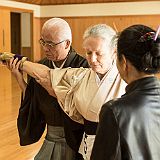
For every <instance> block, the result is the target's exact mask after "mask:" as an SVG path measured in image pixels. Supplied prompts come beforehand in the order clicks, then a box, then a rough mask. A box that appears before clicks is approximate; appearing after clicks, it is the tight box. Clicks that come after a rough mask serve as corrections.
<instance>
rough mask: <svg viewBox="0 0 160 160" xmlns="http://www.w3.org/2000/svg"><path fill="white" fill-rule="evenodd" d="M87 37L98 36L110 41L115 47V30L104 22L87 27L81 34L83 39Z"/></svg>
mask: <svg viewBox="0 0 160 160" xmlns="http://www.w3.org/2000/svg"><path fill="white" fill-rule="evenodd" d="M88 37H100V38H102V39H104V40H105V41H106V42H107V43H110V44H111V46H112V47H115V45H116V41H115V37H116V31H115V30H114V29H113V28H111V27H110V26H108V25H106V24H97V25H94V26H90V27H88V28H87V29H86V31H85V32H84V34H83V40H85V39H86V38H88Z"/></svg>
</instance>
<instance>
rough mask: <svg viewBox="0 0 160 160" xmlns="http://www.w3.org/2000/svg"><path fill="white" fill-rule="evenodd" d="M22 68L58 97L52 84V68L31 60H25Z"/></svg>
mask: <svg viewBox="0 0 160 160" xmlns="http://www.w3.org/2000/svg"><path fill="white" fill-rule="evenodd" d="M21 70H23V71H24V72H26V73H27V74H29V75H30V76H31V77H33V78H35V80H36V81H37V82H38V83H39V84H40V85H42V87H44V88H45V89H46V90H47V91H48V93H49V94H50V95H52V96H54V97H56V95H55V93H54V90H53V88H52V85H51V77H50V68H49V67H47V66H45V65H42V64H39V63H33V62H30V61H25V62H23V65H22V66H21Z"/></svg>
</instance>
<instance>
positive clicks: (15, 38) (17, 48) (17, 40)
mask: <svg viewBox="0 0 160 160" xmlns="http://www.w3.org/2000/svg"><path fill="white" fill-rule="evenodd" d="M11 52H12V53H14V54H21V15H20V13H14V12H11Z"/></svg>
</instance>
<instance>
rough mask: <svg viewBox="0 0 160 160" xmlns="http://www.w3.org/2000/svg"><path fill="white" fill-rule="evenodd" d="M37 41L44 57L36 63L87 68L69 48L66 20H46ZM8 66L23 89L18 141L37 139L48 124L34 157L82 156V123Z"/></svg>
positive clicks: (69, 158) (67, 159)
mask: <svg viewBox="0 0 160 160" xmlns="http://www.w3.org/2000/svg"><path fill="white" fill-rule="evenodd" d="M39 42H40V44H41V46H42V48H43V51H44V54H45V56H46V58H44V59H42V60H41V61H40V62H39V63H41V64H44V65H46V66H48V67H49V68H66V67H74V68H77V67H81V66H83V67H88V63H87V61H86V60H85V59H84V58H83V57H81V56H80V55H78V54H77V53H76V52H75V51H74V50H73V49H72V47H71V43H72V33H71V29H70V26H69V24H68V23H67V22H66V21H65V20H63V19H61V18H51V19H49V20H48V21H46V22H45V23H44V25H43V27H42V31H41V38H40V40H39ZM9 69H10V70H12V73H13V74H14V75H15V77H16V79H17V81H18V83H19V85H20V87H21V89H22V91H23V100H22V102H21V106H20V109H19V115H18V131H19V137H20V144H21V145H28V144H32V143H35V142H37V141H38V140H39V139H40V138H41V136H42V134H43V132H44V130H45V126H47V134H46V137H45V140H44V143H43V145H42V147H41V149H40V151H39V153H38V154H37V155H36V156H35V160H53V159H54V160H62V159H63V160H74V159H76V160H79V159H81V155H80V154H79V153H78V149H79V146H80V142H81V139H82V136H83V132H84V128H83V125H81V124H79V123H76V122H74V121H72V120H71V119H70V118H69V117H68V116H67V115H66V114H65V113H64V112H63V111H62V109H61V108H60V106H59V104H58V102H57V99H56V98H54V97H52V96H50V95H49V94H48V92H47V91H46V90H45V89H44V88H43V87H42V86H41V85H39V84H38V83H37V82H36V81H35V79H34V78H30V80H29V81H28V84H27V83H26V82H25V81H24V79H23V76H22V73H21V72H20V71H19V70H18V69H16V68H14V69H12V68H9ZM46 124H47V125H46Z"/></svg>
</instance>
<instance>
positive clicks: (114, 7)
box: [0, 0, 160, 17]
mask: <svg viewBox="0 0 160 160" xmlns="http://www.w3.org/2000/svg"><path fill="white" fill-rule="evenodd" d="M0 6H9V7H16V8H23V9H29V10H33V11H34V16H35V17H70V16H73V17H74V16H107V15H109V16H110V15H114V16H115V15H149V14H150V15H153V14H160V2H158V1H151V2H121V3H103V4H102V3H95V4H73V5H55V6H53V5H52V6H39V5H31V4H25V3H19V2H14V1H11V0H1V1H0Z"/></svg>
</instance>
